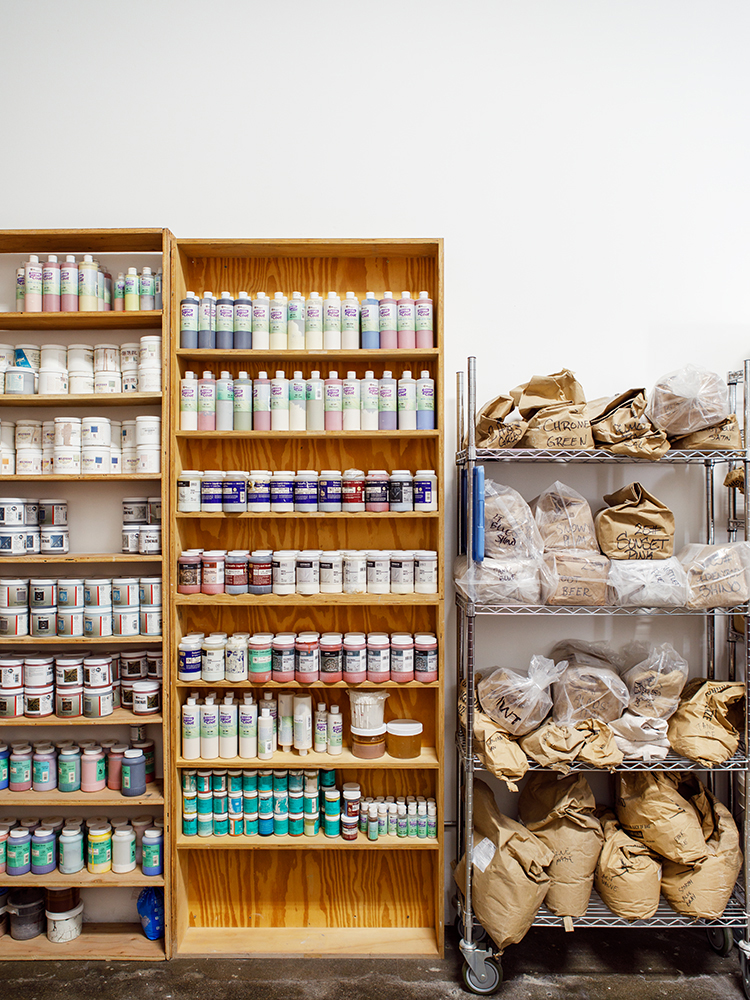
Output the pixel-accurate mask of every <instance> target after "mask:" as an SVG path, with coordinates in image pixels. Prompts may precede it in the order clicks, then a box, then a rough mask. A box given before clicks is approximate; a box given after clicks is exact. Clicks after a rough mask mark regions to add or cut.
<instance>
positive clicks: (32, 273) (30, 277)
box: [23, 254, 91, 313]
mask: <svg viewBox="0 0 750 1000" xmlns="http://www.w3.org/2000/svg"><path fill="white" fill-rule="evenodd" d="M89 260H91V258H90V257H89ZM23 270H24V276H23V277H24V287H25V289H26V291H25V295H24V301H23V311H24V312H27V313H28V312H37V313H38V312H41V311H42V265H41V264H40V263H39V258H38V257H37V255H36V254H29V259H28V260H27V261H26V262H25V263H24V265H23Z"/></svg>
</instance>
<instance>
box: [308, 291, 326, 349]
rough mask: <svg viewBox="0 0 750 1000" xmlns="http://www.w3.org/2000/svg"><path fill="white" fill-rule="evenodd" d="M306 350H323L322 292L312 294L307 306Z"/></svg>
mask: <svg viewBox="0 0 750 1000" xmlns="http://www.w3.org/2000/svg"><path fill="white" fill-rule="evenodd" d="M305 349H306V350H308V351H321V350H322V349H323V299H321V297H320V292H310V297H309V298H308V300H307V305H306V306H305Z"/></svg>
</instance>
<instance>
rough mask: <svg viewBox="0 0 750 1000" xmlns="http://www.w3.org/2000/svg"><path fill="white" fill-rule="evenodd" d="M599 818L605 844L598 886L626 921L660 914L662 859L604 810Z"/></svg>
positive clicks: (595, 884)
mask: <svg viewBox="0 0 750 1000" xmlns="http://www.w3.org/2000/svg"><path fill="white" fill-rule="evenodd" d="M599 819H600V821H601V824H602V830H603V831H604V846H603V847H602V851H601V854H600V855H599V860H598V861H597V864H596V872H595V873H594V888H595V889H596V891H597V892H598V893H599V895H600V896H601V898H602V900H603V901H604V903H605V904H606V905H607V906H608V907H609V908H610V910H611V911H612V912H613V913H614V914H615V915H616V916H618V917H621V918H622V919H623V920H649V919H650V918H651V917H653V915H654V914H655V913H656V909H657V907H658V905H659V892H660V889H661V871H662V866H661V862H660V861H659V860H658V859H657V858H656V857H654V855H653V854H652V853H651V851H650V850H649V849H648V848H647V847H646V845H645V844H641V843H638V841H637V840H633V838H632V837H629V836H628V834H627V833H626V832H625V831H624V830H623V829H622V827H621V826H620V824H619V823H618V822H617V817H616V816H615V814H614V813H613V812H611V811H609V810H606V811H604V812H603V813H602V814H601V815H600V816H599Z"/></svg>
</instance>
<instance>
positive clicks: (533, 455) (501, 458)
mask: <svg viewBox="0 0 750 1000" xmlns="http://www.w3.org/2000/svg"><path fill="white" fill-rule="evenodd" d="M468 459H469V454H468V449H467V448H462V449H461V451H458V452H456V465H464V464H465V463H466V462H467V461H468ZM475 460H476V461H477V462H592V463H594V464H595V465H609V464H616V465H622V464H625V465H660V464H661V465H663V464H664V463H665V462H666V463H674V464H677V465H706V464H709V465H720V464H722V463H723V462H744V460H745V452H744V451H721V450H717V451H697V450H696V451H693V450H690V451H680V450H677V449H675V450H674V451H668V452H666V454H664V455H662V457H661V458H659V459H656V460H652V459H648V458H633V457H632V456H631V455H613V454H612V452H611V451H606V450H605V449H603V448H597V449H595V450H593V451H578V450H576V451H573V450H571V451H549V450H547V449H545V448H477V449H476V457H475Z"/></svg>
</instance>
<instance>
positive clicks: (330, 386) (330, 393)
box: [325, 382, 342, 411]
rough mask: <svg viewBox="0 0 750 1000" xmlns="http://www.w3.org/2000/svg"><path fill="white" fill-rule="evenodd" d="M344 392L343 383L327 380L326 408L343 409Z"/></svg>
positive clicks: (331, 409)
mask: <svg viewBox="0 0 750 1000" xmlns="http://www.w3.org/2000/svg"><path fill="white" fill-rule="evenodd" d="M341 403H342V394H341V385H339V384H337V383H330V382H326V385H325V408H326V410H329V411H336V410H340V409H341Z"/></svg>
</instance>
